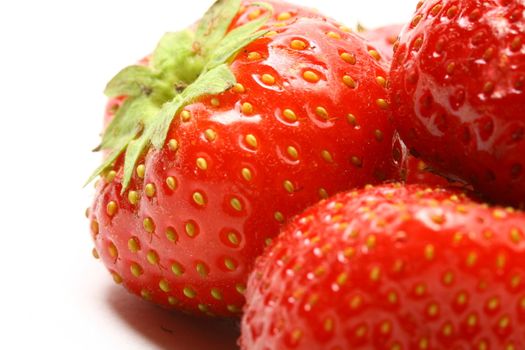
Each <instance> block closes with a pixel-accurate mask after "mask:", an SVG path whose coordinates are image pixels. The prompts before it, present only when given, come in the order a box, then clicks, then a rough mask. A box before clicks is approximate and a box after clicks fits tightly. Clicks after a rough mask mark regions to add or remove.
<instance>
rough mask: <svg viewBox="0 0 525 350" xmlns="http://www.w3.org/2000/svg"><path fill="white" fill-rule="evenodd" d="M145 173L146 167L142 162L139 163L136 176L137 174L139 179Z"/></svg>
mask: <svg viewBox="0 0 525 350" xmlns="http://www.w3.org/2000/svg"><path fill="white" fill-rule="evenodd" d="M145 174H146V167H145V166H144V164H140V165H139V166H138V167H137V176H138V177H139V178H140V179H143V178H144V175H145Z"/></svg>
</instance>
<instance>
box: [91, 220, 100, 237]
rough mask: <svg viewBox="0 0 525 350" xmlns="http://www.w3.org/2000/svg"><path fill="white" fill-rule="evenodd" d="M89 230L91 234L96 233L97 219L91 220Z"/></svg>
mask: <svg viewBox="0 0 525 350" xmlns="http://www.w3.org/2000/svg"><path fill="white" fill-rule="evenodd" d="M91 231H92V232H93V235H94V236H96V235H98V232H99V225H98V221H97V220H93V221H91Z"/></svg>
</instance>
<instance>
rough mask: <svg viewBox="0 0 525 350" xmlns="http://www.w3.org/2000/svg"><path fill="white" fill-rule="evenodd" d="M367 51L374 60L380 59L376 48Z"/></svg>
mask: <svg viewBox="0 0 525 350" xmlns="http://www.w3.org/2000/svg"><path fill="white" fill-rule="evenodd" d="M368 53H369V54H370V56H372V58H374V59H375V60H376V61H379V60H380V59H381V55H380V54H379V52H377V51H376V50H370V51H368Z"/></svg>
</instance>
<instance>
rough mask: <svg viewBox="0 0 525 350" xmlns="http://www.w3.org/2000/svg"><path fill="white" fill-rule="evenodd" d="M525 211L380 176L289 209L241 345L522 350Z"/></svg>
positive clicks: (254, 349)
mask: <svg viewBox="0 0 525 350" xmlns="http://www.w3.org/2000/svg"><path fill="white" fill-rule="evenodd" d="M524 228H525V213H523V212H517V211H515V210H512V209H505V208H501V207H489V206H487V205H484V204H479V203H476V202H474V201H472V200H470V199H469V198H467V197H466V196H465V195H464V194H462V193H461V192H458V191H451V190H445V189H439V188H436V189H432V188H429V187H427V186H422V185H407V186H402V185H397V184H393V185H384V186H379V187H371V186H370V187H367V188H365V189H363V190H358V191H354V192H348V193H344V194H339V195H336V196H334V197H333V198H331V199H328V200H326V201H323V202H321V203H320V204H318V205H316V206H314V207H312V208H310V209H308V210H306V212H304V213H303V214H301V215H300V216H298V217H296V218H295V219H294V220H293V221H292V222H291V223H290V224H289V225H288V227H287V228H286V229H285V230H284V231H283V233H282V234H281V235H280V236H279V237H278V238H277V239H276V240H275V242H274V244H273V245H272V246H271V247H270V248H269V249H268V250H266V252H265V253H264V255H263V256H262V257H261V258H259V259H258V260H257V264H256V268H255V271H254V272H253V273H252V275H251V277H250V279H249V282H248V289H247V305H246V307H245V315H244V318H243V320H242V336H241V340H240V344H241V347H242V349H246V350H248V349H250V350H263V349H283V350H284V349H308V350H314V349H378V350H383V349H384V350H387V349H388V350H391V349H522V348H525V267H524V265H523V262H524V257H525V231H524Z"/></svg>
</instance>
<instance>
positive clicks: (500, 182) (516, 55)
mask: <svg viewBox="0 0 525 350" xmlns="http://www.w3.org/2000/svg"><path fill="white" fill-rule="evenodd" d="M524 11H525V4H524V3H523V2H522V1H509V0H500V1H496V0H491V1H485V0H453V1H452V0H442V1H436V0H432V1H426V2H424V3H423V2H422V4H421V5H420V7H419V9H418V10H417V12H416V14H415V15H414V17H413V19H412V21H411V23H410V24H409V25H408V26H407V27H406V28H405V30H404V31H403V32H402V34H401V36H400V41H399V47H398V49H397V52H396V54H395V56H394V61H393V64H392V72H391V98H392V103H393V106H394V111H395V115H396V121H397V122H398V124H399V125H398V127H399V130H400V133H401V136H402V137H403V139H404V141H405V142H406V143H407V146H408V147H409V148H410V149H411V151H412V153H415V154H417V155H420V156H421V158H422V159H424V160H425V161H427V162H428V164H429V165H430V166H432V167H433V168H435V169H437V170H439V171H440V172H441V173H443V174H444V175H446V176H447V177H448V176H449V175H453V176H457V177H460V178H462V179H463V180H465V181H466V182H469V183H472V184H473V186H474V188H475V189H477V190H478V191H480V192H482V193H483V194H485V195H486V196H487V197H488V198H490V199H491V200H493V201H498V202H501V203H506V204H512V205H516V206H519V205H523V204H524V202H525V200H524V198H525V172H524V169H523V168H524V166H525V158H524V156H523V155H524V154H525V118H524V113H525V107H524V106H525V91H524V89H525V46H524V45H523V43H525V33H524V31H523V26H525V19H524V18H523V13H524Z"/></svg>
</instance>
